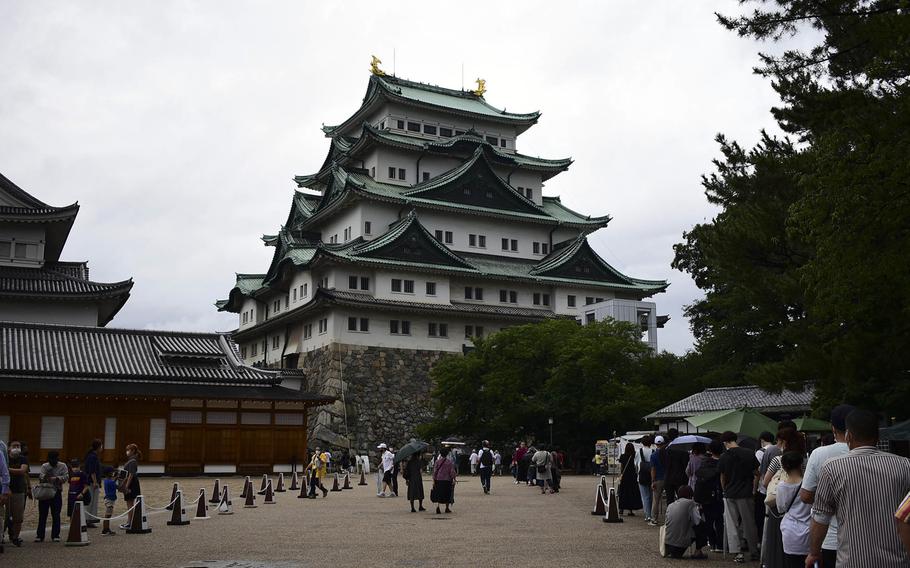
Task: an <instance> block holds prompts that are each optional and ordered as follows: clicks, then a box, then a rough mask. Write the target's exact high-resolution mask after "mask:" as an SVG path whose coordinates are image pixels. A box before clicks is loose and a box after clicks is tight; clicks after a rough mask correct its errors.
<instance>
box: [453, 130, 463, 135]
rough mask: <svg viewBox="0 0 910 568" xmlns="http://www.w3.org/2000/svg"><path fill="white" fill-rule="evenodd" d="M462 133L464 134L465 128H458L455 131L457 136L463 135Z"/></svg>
mask: <svg viewBox="0 0 910 568" xmlns="http://www.w3.org/2000/svg"><path fill="white" fill-rule="evenodd" d="M462 134H464V130H456V131H455V136H461V135H462Z"/></svg>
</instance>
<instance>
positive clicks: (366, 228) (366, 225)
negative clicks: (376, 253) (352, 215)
mask: <svg viewBox="0 0 910 568" xmlns="http://www.w3.org/2000/svg"><path fill="white" fill-rule="evenodd" d="M372 231H373V224H372V223H370V222H369V221H364V222H363V234H364V235H369V234H371V233H372Z"/></svg>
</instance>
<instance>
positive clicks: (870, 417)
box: [806, 410, 910, 568]
mask: <svg viewBox="0 0 910 568" xmlns="http://www.w3.org/2000/svg"><path fill="white" fill-rule="evenodd" d="M846 422H847V434H846V441H847V445H848V446H849V447H850V451H849V452H848V453H847V454H844V455H842V456H838V457H834V458H831V459H830V460H828V461H827V462H825V464H824V465H823V466H822V471H821V476H820V479H819V483H818V487H817V489H816V492H815V503H814V506H813V507H812V527H811V532H810V536H809V555H808V556H807V557H806V566H807V568H812V567H813V566H814V565H815V563H816V562H818V563H819V566H821V567H822V568H831V567H830V566H824V565H823V564H822V556H821V555H822V550H821V549H822V542H823V541H824V539H825V534H826V533H827V531H828V524H829V523H830V522H831V519H832V518H836V519H837V523H838V531H837V567H838V568H866V567H868V568H906V567H907V566H910V555H908V554H907V551H906V550H905V549H904V546H903V545H902V544H901V541H900V538H899V537H898V532H897V529H896V528H895V523H894V519H893V516H894V511H895V509H897V507H898V504H899V503H900V502H901V499H903V497H904V495H905V494H906V493H907V491H910V460H908V459H906V458H902V457H900V456H896V455H894V454H889V453H887V452H882V451H880V450H878V449H877V448H876V447H875V445H876V444H877V443H878V417H877V416H876V415H875V414H873V413H872V412H869V411H866V410H854V411H853V412H851V413H850V415H849V416H847V421H846Z"/></svg>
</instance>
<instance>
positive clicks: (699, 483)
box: [694, 440, 724, 552]
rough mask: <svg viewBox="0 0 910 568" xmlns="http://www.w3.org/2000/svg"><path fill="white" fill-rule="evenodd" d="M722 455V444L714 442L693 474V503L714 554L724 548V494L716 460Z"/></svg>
mask: <svg viewBox="0 0 910 568" xmlns="http://www.w3.org/2000/svg"><path fill="white" fill-rule="evenodd" d="M723 453H724V443H723V442H721V441H720V440H714V441H713V442H711V444H710V445H709V446H708V453H707V454H706V455H705V457H704V459H702V462H701V466H700V467H699V468H698V470H697V471H696V472H695V492H694V499H695V502H696V503H698V505H699V506H700V507H701V511H702V513H703V514H704V517H705V523H704V524H705V533H706V535H707V538H708V543H709V544H710V545H711V549H712V550H714V552H721V551H723V547H724V494H723V490H722V489H721V487H720V471H719V470H718V469H717V460H718V459H720V456H721V454H723Z"/></svg>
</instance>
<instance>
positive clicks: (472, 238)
mask: <svg viewBox="0 0 910 568" xmlns="http://www.w3.org/2000/svg"><path fill="white" fill-rule="evenodd" d="M468 246H469V247H476V246H477V235H468Z"/></svg>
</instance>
